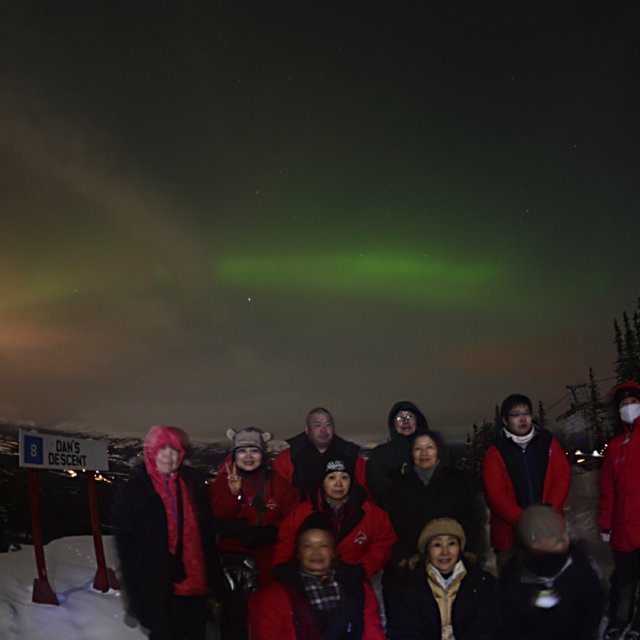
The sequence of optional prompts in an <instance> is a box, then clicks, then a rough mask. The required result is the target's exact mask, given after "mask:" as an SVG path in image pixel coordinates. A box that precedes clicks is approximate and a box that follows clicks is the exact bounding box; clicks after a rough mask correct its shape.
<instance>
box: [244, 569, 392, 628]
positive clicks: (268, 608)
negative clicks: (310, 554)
mask: <svg viewBox="0 0 640 640" xmlns="http://www.w3.org/2000/svg"><path fill="white" fill-rule="evenodd" d="M363 587H364V611H363V619H364V632H363V634H362V636H361V637H362V639H363V640H385V635H384V631H383V629H382V622H381V620H380V610H379V606H378V599H377V598H376V595H375V593H374V592H373V589H372V588H371V586H370V585H369V584H368V582H365V583H364V584H363ZM292 597H295V596H294V594H292V592H291V589H290V588H288V587H286V586H285V585H284V584H282V583H280V582H272V583H271V584H270V585H269V586H268V587H267V588H266V589H261V590H260V591H257V592H256V593H254V594H252V595H251V597H250V598H249V635H250V637H251V640H302V639H301V638H299V637H298V635H296V626H298V627H300V626H301V625H300V621H298V620H296V619H295V616H294V606H293V603H292ZM306 617H307V618H310V617H311V614H310V612H309V615H308V616H306ZM318 637H319V634H318ZM304 640H314V638H313V635H312V634H311V632H309V631H307V633H306V635H305V638H304Z"/></svg>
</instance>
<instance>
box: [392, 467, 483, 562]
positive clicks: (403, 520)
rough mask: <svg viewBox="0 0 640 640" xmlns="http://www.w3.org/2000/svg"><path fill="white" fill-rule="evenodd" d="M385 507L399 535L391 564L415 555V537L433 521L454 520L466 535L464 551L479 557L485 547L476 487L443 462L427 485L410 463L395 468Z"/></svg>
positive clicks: (480, 502) (463, 473) (481, 515)
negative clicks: (440, 519)
mask: <svg viewBox="0 0 640 640" xmlns="http://www.w3.org/2000/svg"><path fill="white" fill-rule="evenodd" d="M384 506H385V508H386V509H387V511H388V512H389V517H390V518H391V524H393V528H394V529H395V531H396V534H397V536H398V542H397V543H396V546H395V548H394V552H393V556H392V562H393V563H395V562H397V561H398V560H400V559H402V558H407V557H409V556H412V555H414V554H415V553H417V548H416V545H417V543H418V536H419V535H420V532H421V531H422V529H423V528H424V526H425V525H426V524H427V522H429V521H430V520H433V518H454V519H455V520H457V521H458V522H459V523H460V524H461V525H462V528H463V529H464V532H465V534H466V536H467V544H466V549H468V550H469V551H471V552H472V553H474V554H475V555H476V556H477V557H478V558H479V557H480V556H481V555H482V553H483V550H484V549H485V547H486V543H485V537H486V536H485V523H486V509H485V506H484V502H483V500H482V496H481V494H480V490H479V487H478V486H477V484H476V483H475V482H474V480H473V478H472V477H471V476H470V475H469V474H468V473H466V472H464V471H461V470H459V469H454V468H453V467H449V466H445V465H444V464H443V463H442V462H440V463H439V464H438V466H437V467H436V468H435V470H434V472H433V475H432V476H431V479H430V481H429V483H428V484H427V485H426V486H425V485H424V484H423V482H422V480H420V478H419V476H418V474H417V473H416V472H415V471H414V469H413V465H412V464H405V465H403V466H402V467H400V468H399V469H397V470H396V473H395V478H394V480H393V482H392V484H391V486H390V488H389V491H388V493H387V498H386V500H385V503H384Z"/></svg>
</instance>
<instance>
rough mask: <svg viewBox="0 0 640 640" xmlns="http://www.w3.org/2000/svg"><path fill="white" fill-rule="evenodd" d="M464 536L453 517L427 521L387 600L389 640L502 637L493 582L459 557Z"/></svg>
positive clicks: (483, 572) (463, 558)
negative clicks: (415, 548) (407, 562)
mask: <svg viewBox="0 0 640 640" xmlns="http://www.w3.org/2000/svg"><path fill="white" fill-rule="evenodd" d="M465 538H466V536H465V533H464V530H463V529H462V526H461V525H460V523H459V522H457V521H456V520H454V519H453V518H436V519H435V520H431V522H429V523H427V525H426V526H425V527H424V528H423V530H422V532H421V533H420V537H419V539H418V544H417V547H418V550H419V554H420V555H419V556H416V557H415V558H413V559H412V560H411V562H410V563H409V564H408V565H407V566H406V567H403V568H401V569H399V570H398V572H397V573H398V577H399V578H401V579H398V580H397V582H396V583H395V584H394V587H393V589H391V590H390V591H389V593H388V597H387V599H386V615H387V636H388V638H390V640H423V639H425V638H432V639H433V640H494V639H497V638H501V637H502V636H501V635H500V630H501V626H500V615H499V607H498V600H497V597H496V592H495V579H494V578H493V576H491V575H490V574H488V573H487V572H485V571H481V570H480V569H477V568H476V567H475V566H474V564H473V563H471V562H469V561H468V560H467V559H466V558H465V557H464V555H463V551H464V548H465Z"/></svg>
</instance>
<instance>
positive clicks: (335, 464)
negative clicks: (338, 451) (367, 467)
mask: <svg viewBox="0 0 640 640" xmlns="http://www.w3.org/2000/svg"><path fill="white" fill-rule="evenodd" d="M346 470H347V466H346V465H345V463H344V462H343V461H342V460H330V461H329V462H327V468H326V469H325V473H333V472H334V471H346Z"/></svg>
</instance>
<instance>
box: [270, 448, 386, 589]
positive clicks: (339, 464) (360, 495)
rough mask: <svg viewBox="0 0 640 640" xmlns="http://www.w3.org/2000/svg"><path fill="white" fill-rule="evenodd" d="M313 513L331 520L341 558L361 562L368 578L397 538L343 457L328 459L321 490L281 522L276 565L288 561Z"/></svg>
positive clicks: (350, 561) (384, 513) (378, 567)
mask: <svg viewBox="0 0 640 640" xmlns="http://www.w3.org/2000/svg"><path fill="white" fill-rule="evenodd" d="M312 513H322V514H324V516H325V517H326V518H327V519H328V520H329V522H331V524H332V526H333V529H334V533H335V535H336V541H337V553H338V557H339V558H340V560H342V561H343V562H345V563H347V564H352V565H357V564H360V565H362V567H363V568H364V573H365V577H366V578H371V577H372V576H374V575H375V574H376V573H378V571H380V569H382V567H383V566H384V565H385V563H386V562H387V561H388V560H389V558H390V556H391V548H392V547H393V544H394V543H395V541H396V534H395V533H394V531H393V527H392V526H391V522H390V521H389V516H388V515H387V513H386V511H384V510H383V509H381V508H380V507H378V506H377V505H376V504H374V503H373V502H372V501H371V500H369V499H368V498H367V494H366V492H365V491H364V489H363V488H362V487H361V486H360V485H359V484H357V483H356V482H355V480H354V478H353V476H352V475H351V472H350V470H349V466H348V465H347V463H346V462H345V461H344V460H341V459H335V460H329V461H328V462H327V464H326V467H325V472H324V478H323V479H322V484H321V487H320V489H319V490H318V491H317V492H316V494H315V495H314V496H313V498H311V499H309V500H307V501H305V502H303V503H301V504H300V505H299V506H298V507H296V509H294V510H293V511H292V512H291V514H289V516H287V517H286V518H285V519H284V520H283V521H282V524H281V525H280V530H279V531H278V541H277V543H276V550H275V555H274V559H273V561H274V564H279V563H282V562H288V561H289V560H290V559H291V558H292V557H293V555H294V553H295V539H296V531H297V530H298V527H299V526H300V524H301V523H302V522H303V521H304V519H305V518H306V517H307V516H309V515H311V514H312Z"/></svg>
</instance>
